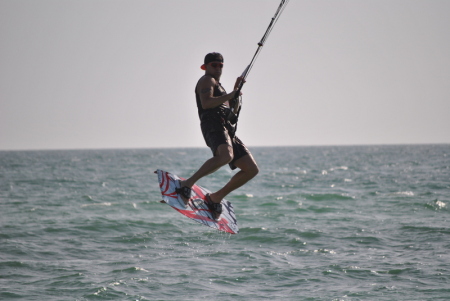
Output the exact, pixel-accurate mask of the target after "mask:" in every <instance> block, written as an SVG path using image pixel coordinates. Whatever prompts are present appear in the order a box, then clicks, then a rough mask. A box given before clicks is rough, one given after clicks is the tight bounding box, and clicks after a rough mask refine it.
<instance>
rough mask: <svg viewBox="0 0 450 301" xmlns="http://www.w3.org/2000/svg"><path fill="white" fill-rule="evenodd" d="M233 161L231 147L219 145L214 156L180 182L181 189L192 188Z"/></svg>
mask: <svg viewBox="0 0 450 301" xmlns="http://www.w3.org/2000/svg"><path fill="white" fill-rule="evenodd" d="M231 160H233V147H232V146H231V145H228V144H221V145H219V147H217V150H216V155H215V156H214V157H212V158H211V159H209V160H207V161H206V162H205V163H203V165H202V166H201V167H200V169H199V170H197V171H196V172H195V173H194V174H193V175H192V176H191V177H190V178H189V179H186V180H185V181H181V187H183V186H186V187H192V186H194V184H195V183H196V182H197V181H198V180H200V179H201V178H203V177H204V176H207V175H209V174H211V173H213V172H215V171H216V170H218V169H219V168H220V167H222V166H224V165H226V164H228V163H230V162H231Z"/></svg>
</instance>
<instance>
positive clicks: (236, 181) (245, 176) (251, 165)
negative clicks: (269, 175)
mask: <svg viewBox="0 0 450 301" xmlns="http://www.w3.org/2000/svg"><path fill="white" fill-rule="evenodd" d="M234 165H236V167H238V168H240V169H241V170H240V171H239V172H238V173H236V174H235V175H234V176H233V177H232V178H231V179H230V181H229V182H228V183H227V184H226V185H225V186H224V187H223V188H221V189H220V190H218V191H216V192H214V193H211V194H210V198H211V201H213V202H214V203H220V202H221V201H222V199H224V198H225V196H227V195H228V194H229V193H230V192H232V191H233V190H236V189H238V188H239V187H241V186H242V185H244V184H245V183H247V182H248V181H250V180H251V179H252V178H254V177H255V176H256V175H257V174H258V172H259V169H258V165H256V162H255V159H253V156H252V155H251V154H248V155H245V156H244V157H242V158H239V159H238V160H236V162H234Z"/></svg>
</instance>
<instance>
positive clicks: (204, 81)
mask: <svg viewBox="0 0 450 301" xmlns="http://www.w3.org/2000/svg"><path fill="white" fill-rule="evenodd" d="M222 68H223V56H222V55H221V54H220V53H217V52H212V53H208V54H207V55H206V56H205V60H204V64H203V65H202V66H201V69H202V70H205V75H203V76H202V77H201V78H200V79H199V81H198V83H197V86H196V87H195V97H196V100H197V108H198V114H199V117H200V126H201V130H202V133H203V137H204V139H205V142H206V145H207V146H209V147H210V148H211V151H212V153H213V157H212V158H210V159H209V160H207V161H206V162H205V163H204V164H203V165H202V166H201V167H200V169H199V170H197V171H196V172H195V173H194V174H193V175H192V176H191V177H190V178H188V179H186V180H185V181H180V183H179V187H178V189H177V192H178V193H179V194H180V195H181V196H182V198H183V200H184V202H185V204H186V205H187V203H188V202H189V199H190V198H191V192H192V191H191V187H192V186H193V185H194V184H195V183H196V182H197V181H198V180H199V179H201V178H202V177H204V176H206V175H209V174H211V173H213V172H215V171H216V170H218V169H219V168H220V167H222V166H224V165H226V164H228V165H229V166H230V168H231V169H236V168H239V169H240V170H239V172H238V173H236V174H235V175H234V176H233V177H232V178H231V179H230V181H229V182H228V183H227V184H226V185H225V186H224V187H222V188H221V189H219V190H217V191H216V192H214V193H211V194H208V195H206V198H207V202H206V204H207V205H208V207H209V209H210V210H211V212H213V214H214V216H215V218H216V219H218V218H219V216H220V214H221V213H222V204H221V201H222V199H223V198H225V196H226V195H228V194H229V193H230V192H232V191H233V190H235V189H237V188H239V187H241V186H242V185H244V184H245V183H247V182H248V181H249V180H251V179H252V178H253V177H255V176H256V175H257V174H258V171H259V170H258V166H257V165H256V162H255V160H254V158H253V156H252V154H251V153H250V151H249V150H248V149H247V147H246V146H245V145H244V143H242V141H241V140H240V139H239V138H238V137H237V136H236V135H235V129H236V128H235V126H236V125H235V124H234V125H233V123H232V122H230V120H229V116H230V114H229V112H230V110H232V111H233V112H234V113H236V111H237V110H238V106H239V104H238V103H237V101H236V100H235V98H236V97H235V96H236V93H240V92H237V91H238V87H239V84H240V83H241V81H243V78H242V77H238V78H237V80H236V84H235V86H234V90H233V91H232V92H231V93H226V92H225V89H224V88H223V87H222V85H221V84H220V77H221V75H222Z"/></svg>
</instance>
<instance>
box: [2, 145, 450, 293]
mask: <svg viewBox="0 0 450 301" xmlns="http://www.w3.org/2000/svg"><path fill="white" fill-rule="evenodd" d="M251 150H252V153H253V154H254V156H255V158H256V160H257V162H258V164H259V166H260V174H259V175H258V176H257V177H256V178H255V179H254V180H253V181H251V182H250V183H248V184H247V185H245V186H244V187H242V188H240V189H239V190H237V191H235V192H233V193H232V194H230V195H229V196H228V197H227V199H228V200H229V201H231V202H232V203H233V204H234V207H235V211H236V215H237V219H238V224H239V226H240V233H239V234H237V235H231V234H226V233H222V232H217V231H215V230H213V229H210V228H208V227H205V226H202V225H200V224H197V223H195V222H193V221H191V220H189V219H188V218H185V217H184V216H182V215H180V214H179V213H177V212H176V211H175V210H173V209H172V208H170V207H169V206H167V205H165V204H161V203H159V200H160V192H159V187H158V184H157V177H156V175H155V174H154V173H153V171H154V170H156V169H157V168H161V169H164V170H168V171H171V172H172V173H175V174H177V175H179V176H183V177H186V176H189V175H190V174H192V173H193V172H194V171H195V169H196V168H197V167H199V166H200V164H201V163H202V162H203V161H204V160H206V159H207V158H208V157H209V155H210V152H209V150H208V149H206V148H201V149H147V150H144V149H142V150H77V151H30V152H27V151H21V152H9V151H3V152H0V212H1V213H0V300H47V301H48V300H450V209H449V207H450V145H403V146H345V147H344V146H342V147H332V146H330V147H274V148H271V147H260V148H251ZM232 174H233V172H232V171H230V170H229V169H228V168H227V167H224V168H222V169H220V170H219V171H217V172H216V173H215V174H213V175H210V176H209V177H207V178H204V179H202V180H201V181H199V183H198V184H200V185H203V186H205V187H207V188H209V189H210V190H216V189H218V188H220V187H221V186H222V185H223V184H224V183H225V182H226V181H227V179H229V178H230V176H231V175H232Z"/></svg>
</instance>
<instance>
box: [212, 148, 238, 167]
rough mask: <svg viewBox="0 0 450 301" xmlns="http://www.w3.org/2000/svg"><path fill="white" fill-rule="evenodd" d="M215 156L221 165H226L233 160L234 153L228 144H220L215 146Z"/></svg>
mask: <svg viewBox="0 0 450 301" xmlns="http://www.w3.org/2000/svg"><path fill="white" fill-rule="evenodd" d="M216 157H217V158H218V160H219V161H220V164H221V165H226V164H228V163H230V162H231V161H233V158H234V154H233V148H232V147H231V146H229V145H225V144H223V145H220V146H219V147H218V148H217V152H216Z"/></svg>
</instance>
